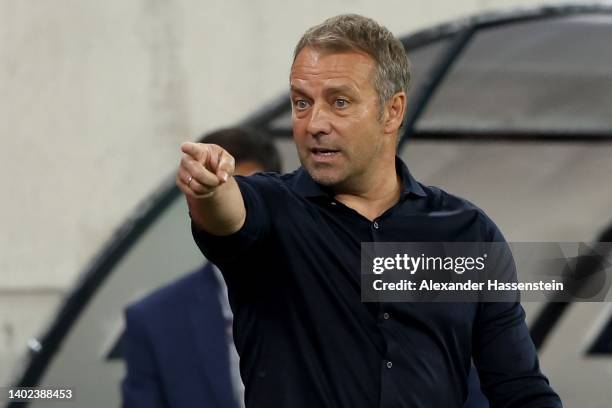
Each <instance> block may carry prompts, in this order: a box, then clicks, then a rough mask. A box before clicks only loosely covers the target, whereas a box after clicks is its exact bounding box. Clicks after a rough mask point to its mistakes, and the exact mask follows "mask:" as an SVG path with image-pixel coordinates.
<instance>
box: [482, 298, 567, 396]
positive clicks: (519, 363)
mask: <svg viewBox="0 0 612 408" xmlns="http://www.w3.org/2000/svg"><path fill="white" fill-rule="evenodd" d="M474 334H475V337H474V363H475V365H476V367H477V368H478V374H479V375H480V382H481V387H482V390H483V392H484V394H485V395H486V396H487V398H488V399H489V401H490V403H491V406H492V407H512V408H514V407H516V408H519V407H520V408H545V407H546V408H560V407H561V406H562V405H561V400H560V399H559V396H558V395H557V394H556V393H555V392H554V391H553V389H552V388H551V387H550V385H549V383H548V380H547V378H546V377H545V376H544V375H543V374H542V372H541V371H540V366H539V362H538V356H537V353H536V350H535V347H534V345H533V342H532V341H531V337H530V335H529V330H528V329H527V325H526V324H525V312H524V311H523V308H522V307H521V305H520V303H518V302H515V303H509V302H495V303H481V304H480V305H479V311H478V317H477V323H476V332H475V333H474Z"/></svg>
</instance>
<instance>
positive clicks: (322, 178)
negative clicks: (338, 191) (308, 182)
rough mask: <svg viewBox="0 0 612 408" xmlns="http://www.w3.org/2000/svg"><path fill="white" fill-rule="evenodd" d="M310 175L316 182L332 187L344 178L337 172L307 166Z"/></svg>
mask: <svg viewBox="0 0 612 408" xmlns="http://www.w3.org/2000/svg"><path fill="white" fill-rule="evenodd" d="M306 170H307V171H308V174H310V177H312V179H313V180H314V181H316V182H317V183H319V184H321V185H322V186H325V187H333V186H336V185H338V184H340V183H342V182H343V181H344V178H343V177H342V176H341V175H340V174H338V173H337V172H334V171H330V170H328V169H327V170H323V169H312V168H307V169H306Z"/></svg>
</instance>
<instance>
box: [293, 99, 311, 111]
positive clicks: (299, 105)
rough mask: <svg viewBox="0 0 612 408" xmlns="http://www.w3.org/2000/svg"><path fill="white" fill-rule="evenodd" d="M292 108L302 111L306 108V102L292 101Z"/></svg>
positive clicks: (302, 100) (301, 100) (300, 100)
mask: <svg viewBox="0 0 612 408" xmlns="http://www.w3.org/2000/svg"><path fill="white" fill-rule="evenodd" d="M293 106H295V107H296V109H298V110H304V109H306V108H308V101H306V100H304V99H296V100H294V101H293Z"/></svg>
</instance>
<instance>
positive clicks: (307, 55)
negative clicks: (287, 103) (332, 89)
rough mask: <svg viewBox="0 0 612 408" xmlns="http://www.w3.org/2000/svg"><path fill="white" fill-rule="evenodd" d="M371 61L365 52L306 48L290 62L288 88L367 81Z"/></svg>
mask: <svg viewBox="0 0 612 408" xmlns="http://www.w3.org/2000/svg"><path fill="white" fill-rule="evenodd" d="M374 67H375V65H374V60H373V59H372V58H371V57H370V56H369V55H368V54H366V53H364V52H361V51H355V50H348V51H339V52H334V51H329V50H319V49H317V48H312V47H306V48H304V49H303V50H302V51H300V52H299V53H298V55H297V57H296V59H295V61H294V62H293V65H292V67H291V73H290V83H291V87H292V88H294V87H296V86H298V85H299V84H300V83H303V82H317V81H326V82H330V81H331V82H342V81H343V80H348V81H349V82H356V83H360V82H362V81H370V78H371V76H372V74H373V70H374Z"/></svg>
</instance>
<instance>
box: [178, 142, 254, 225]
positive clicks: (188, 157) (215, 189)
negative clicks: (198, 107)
mask: <svg viewBox="0 0 612 408" xmlns="http://www.w3.org/2000/svg"><path fill="white" fill-rule="evenodd" d="M181 150H182V152H183V153H184V156H183V158H182V160H181V164H180V167H179V170H178V174H177V176H176V185H177V186H178V188H179V189H180V190H181V191H182V192H183V193H184V194H185V197H186V199H187V205H188V206H189V212H190V213H191V219H192V220H193V221H194V223H195V224H196V225H197V227H198V228H200V229H202V230H204V231H206V232H208V233H209V234H213V235H219V236H224V235H231V234H233V233H234V232H236V231H238V230H239V229H240V228H241V227H242V226H243V225H244V222H245V219H246V209H245V205H244V200H243V198H242V194H241V193H240V189H239V187H238V184H237V183H236V180H235V179H234V177H233V174H234V168H235V161H234V158H233V157H232V156H231V155H230V154H229V153H228V152H227V151H225V150H224V149H222V148H221V147H219V146H217V145H213V144H204V143H190V142H187V143H183V144H182V145H181Z"/></svg>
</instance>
